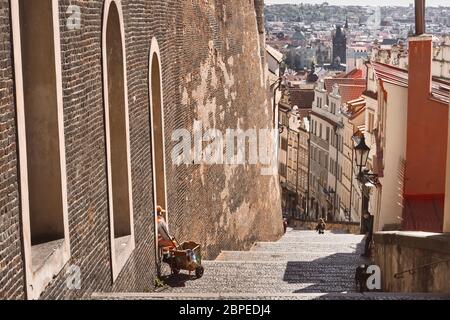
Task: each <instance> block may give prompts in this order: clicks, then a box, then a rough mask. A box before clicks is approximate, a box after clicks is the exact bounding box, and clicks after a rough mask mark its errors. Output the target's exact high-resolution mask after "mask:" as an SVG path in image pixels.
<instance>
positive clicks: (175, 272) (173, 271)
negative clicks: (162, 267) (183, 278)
mask: <svg viewBox="0 0 450 320" xmlns="http://www.w3.org/2000/svg"><path fill="white" fill-rule="evenodd" d="M179 273H180V269H176V268H174V269H172V274H174V275H177V274H179Z"/></svg>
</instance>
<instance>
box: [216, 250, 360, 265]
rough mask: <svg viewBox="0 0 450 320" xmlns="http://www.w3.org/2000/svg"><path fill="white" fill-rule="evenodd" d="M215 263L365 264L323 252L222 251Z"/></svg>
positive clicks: (352, 256) (355, 257) (357, 258)
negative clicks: (293, 262) (301, 262)
mask: <svg viewBox="0 0 450 320" xmlns="http://www.w3.org/2000/svg"><path fill="white" fill-rule="evenodd" d="M217 261H242V262H257V261H262V262H264V261H280V262H282V261H286V262H287V261H304V262H313V261H316V262H318V263H323V264H351V265H354V266H357V265H359V264H362V263H364V262H366V260H365V259H363V258H361V257H360V256H359V255H358V254H346V253H336V254H332V255H327V254H324V253H323V252H296V251H222V252H221V254H220V255H219V256H218V257H217Z"/></svg>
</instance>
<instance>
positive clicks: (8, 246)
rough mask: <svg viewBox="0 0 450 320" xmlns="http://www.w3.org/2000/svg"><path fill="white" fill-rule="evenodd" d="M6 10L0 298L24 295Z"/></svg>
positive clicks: (2, 5)
mask: <svg viewBox="0 0 450 320" xmlns="http://www.w3.org/2000/svg"><path fill="white" fill-rule="evenodd" d="M9 22H10V12H9V5H8V1H7V0H0V299H2V298H5V297H8V298H11V299H20V298H23V297H24V292H23V285H24V277H23V273H22V270H23V260H22V253H21V250H22V249H21V242H20V236H19V235H20V219H19V193H18V182H17V181H18V177H17V175H18V171H17V154H16V124H15V110H14V87H13V85H14V83H13V81H14V80H13V66H12V52H11V48H12V46H11V30H10V26H9Z"/></svg>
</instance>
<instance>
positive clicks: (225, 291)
mask: <svg viewBox="0 0 450 320" xmlns="http://www.w3.org/2000/svg"><path fill="white" fill-rule="evenodd" d="M362 249H363V237H362V236H360V235H349V234H335V233H331V232H327V233H326V234H325V235H318V234H317V233H315V232H312V231H293V230H289V231H288V232H287V233H286V235H285V236H284V237H283V238H282V239H281V240H279V241H277V242H258V243H255V245H254V246H253V247H252V249H251V250H250V251H245V252H237V251H224V252H222V253H221V254H220V256H219V257H218V258H217V259H216V260H215V261H204V266H205V274H204V276H203V278H201V279H199V280H197V279H195V276H189V275H187V274H180V275H178V276H166V277H164V279H163V280H164V281H165V283H166V284H167V285H168V287H167V288H166V290H164V291H161V292H158V293H148V294H133V293H131V294H117V293H116V294H111V295H108V294H99V295H93V298H96V299H181V300H183V299H236V300H240V299H279V300H310V299H323V300H326V299H341V300H346V299H361V300H362V299H375V300H379V299H439V298H444V297H442V296H437V295H398V294H386V293H376V294H374V293H371V294H360V293H357V292H355V291H354V290H355V285H354V275H355V269H356V267H357V266H358V265H360V264H362V263H364V262H365V261H364V260H363V259H362V258H361V257H360V253H361V252H362Z"/></svg>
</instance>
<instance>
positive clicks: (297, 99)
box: [289, 89, 314, 109]
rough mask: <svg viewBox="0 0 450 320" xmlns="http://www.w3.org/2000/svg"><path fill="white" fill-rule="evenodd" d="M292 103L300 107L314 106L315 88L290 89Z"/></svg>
mask: <svg viewBox="0 0 450 320" xmlns="http://www.w3.org/2000/svg"><path fill="white" fill-rule="evenodd" d="M289 94H290V96H289V97H290V99H291V105H292V106H297V107H299V108H300V109H310V108H312V105H313V102H314V90H304V89H289Z"/></svg>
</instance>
